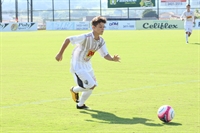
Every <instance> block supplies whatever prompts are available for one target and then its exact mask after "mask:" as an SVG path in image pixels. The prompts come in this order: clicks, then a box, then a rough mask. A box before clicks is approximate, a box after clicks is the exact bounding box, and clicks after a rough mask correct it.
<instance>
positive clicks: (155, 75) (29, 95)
mask: <svg viewBox="0 0 200 133" xmlns="http://www.w3.org/2000/svg"><path fill="white" fill-rule="evenodd" d="M85 32H89V31H37V32H13V33H11V32H1V33H0V55H1V60H0V62H1V64H0V67H1V69H0V75H1V84H0V88H1V89H0V90H1V91H0V132H1V133H51V132H54V133H165V132H168V133H200V31H199V30H194V31H193V34H192V36H191V37H190V38H189V41H190V44H186V43H185V36H184V31H183V30H164V31H161V30H154V31H153V30H152V31H105V33H104V35H103V37H104V39H105V41H106V44H107V48H108V51H109V52H110V54H111V55H113V54H119V55H120V57H121V63H116V62H109V61H106V60H104V59H103V58H101V57H100V55H99V54H98V53H96V54H95V56H94V57H93V58H92V64H93V68H94V71H95V75H96V78H97V81H98V87H96V88H95V90H94V91H93V94H92V95H91V97H90V98H89V99H88V101H87V102H86V104H87V105H88V106H90V107H91V108H92V109H93V110H90V111H86V110H77V109H76V108H75V107H76V104H75V103H74V102H73V100H72V99H71V94H70V92H69V88H70V87H71V86H73V85H75V82H74V80H73V77H72V75H71V73H70V70H69V69H70V57H71V53H72V49H73V46H72V45H70V46H69V47H68V48H67V50H66V51H65V53H64V58H63V60H62V62H57V61H56V60H55V55H56V54H57V52H58V51H59V49H60V47H61V44H62V42H63V41H64V39H65V38H66V37H67V36H70V35H77V34H80V33H85ZM165 104H168V105H171V106H172V107H173V108H174V110H175V118H174V119H173V120H172V121H171V122H170V123H168V124H165V123H163V122H161V121H160V120H159V119H158V118H157V110H158V108H159V107H160V106H161V105H165Z"/></svg>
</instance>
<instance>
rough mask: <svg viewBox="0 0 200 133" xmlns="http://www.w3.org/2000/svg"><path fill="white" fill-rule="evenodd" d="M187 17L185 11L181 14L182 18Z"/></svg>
mask: <svg viewBox="0 0 200 133" xmlns="http://www.w3.org/2000/svg"><path fill="white" fill-rule="evenodd" d="M184 18H185V11H184V12H183V13H182V14H181V17H180V19H184Z"/></svg>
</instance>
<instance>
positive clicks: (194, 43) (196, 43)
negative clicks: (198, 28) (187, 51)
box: [190, 42, 200, 45]
mask: <svg viewBox="0 0 200 133" xmlns="http://www.w3.org/2000/svg"><path fill="white" fill-rule="evenodd" d="M190 44H193V45H200V43H198V42H193V43H190Z"/></svg>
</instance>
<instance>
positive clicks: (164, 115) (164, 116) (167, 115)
mask: <svg viewBox="0 0 200 133" xmlns="http://www.w3.org/2000/svg"><path fill="white" fill-rule="evenodd" d="M157 115H158V118H159V119H160V120H161V121H163V122H165V123H168V122H170V121H171V120H172V119H173V118H174V115H175V113H174V109H173V108H172V107H171V106H169V105H163V106H161V107H160V108H159V109H158V112H157Z"/></svg>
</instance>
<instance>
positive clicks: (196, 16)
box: [194, 9, 200, 19]
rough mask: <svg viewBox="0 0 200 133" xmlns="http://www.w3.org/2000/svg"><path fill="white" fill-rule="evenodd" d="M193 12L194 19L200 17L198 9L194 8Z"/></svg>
mask: <svg viewBox="0 0 200 133" xmlns="http://www.w3.org/2000/svg"><path fill="white" fill-rule="evenodd" d="M194 14H195V18H196V19H200V12H199V9H196V10H195V13H194Z"/></svg>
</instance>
